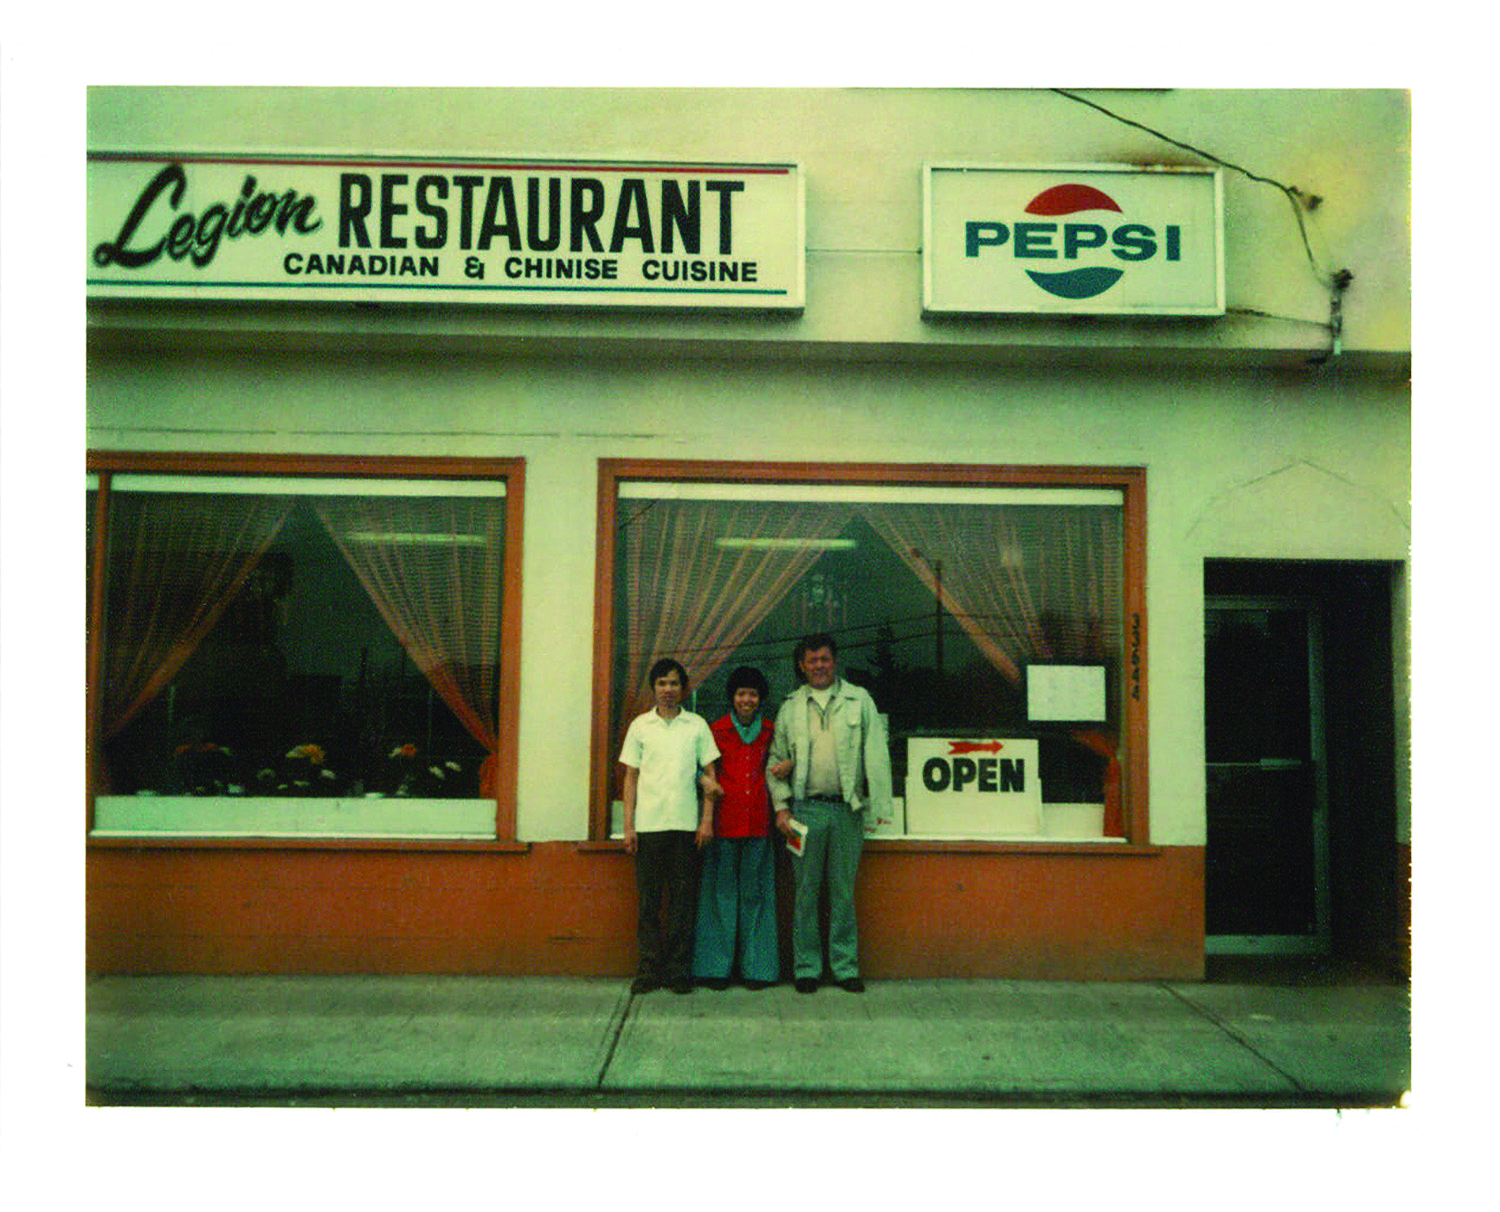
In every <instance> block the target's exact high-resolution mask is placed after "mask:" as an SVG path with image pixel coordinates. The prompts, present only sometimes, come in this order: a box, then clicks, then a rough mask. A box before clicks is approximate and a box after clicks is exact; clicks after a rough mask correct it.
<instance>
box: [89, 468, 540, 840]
mask: <svg viewBox="0 0 1500 1212" xmlns="http://www.w3.org/2000/svg"><path fill="white" fill-rule="evenodd" d="M509 478H510V477H507V476H504V475H499V476H497V477H496V478H493V479H485V480H481V479H468V478H463V479H460V478H432V479H421V478H399V479H398V478H379V479H376V478H356V477H348V478H338V477H333V476H264V475H260V476H249V475H246V476H228V475H215V476H201V475H191V474H133V473H123V474H110V475H107V477H102V478H101V479H104V480H107V483H101V488H105V489H107V497H106V506H105V508H104V510H103V513H102V515H101V518H102V530H103V534H102V541H101V546H100V549H99V550H100V552H101V554H102V568H103V576H102V590H101V592H100V595H99V601H98V603H97V607H96V609H97V611H98V617H99V620H100V622H101V623H102V626H101V627H99V628H98V631H99V632H100V634H98V635H95V636H93V637H91V641H92V642H95V643H97V642H100V641H101V640H102V649H101V651H100V652H99V653H98V654H97V656H96V658H95V660H94V663H93V667H94V668H95V670H96V677H97V679H98V683H99V686H98V693H97V694H95V695H94V696H93V698H92V708H93V712H92V714H93V734H94V737H95V752H94V754H93V784H94V790H95V793H96V794H95V799H94V815H93V833H94V835H96V836H107V835H110V834H122V833H123V834H130V835H142V834H144V835H151V834H167V835H173V834H195V835H236V834H243V835H254V836H264V835H277V834H287V835H299V834H313V835H319V836H395V837H402V836H411V837H434V836H442V837H461V838H475V839H479V838H486V839H492V838H495V837H496V836H497V833H498V834H499V835H501V836H503V835H504V833H505V813H503V812H501V811H500V810H499V809H500V807H501V805H502V804H503V802H504V801H505V800H506V799H507V798H508V790H509V789H508V788H507V786H506V784H507V781H508V780H510V779H511V778H512V775H511V774H510V772H509V771H507V770H505V769H504V767H505V766H506V765H507V762H506V760H505V753H506V752H507V751H508V746H505V745H502V741H503V740H505V739H506V738H505V737H504V735H503V731H504V729H503V725H502V722H501V721H502V712H501V706H502V703H503V701H504V699H505V697H506V695H507V693H508V687H507V686H505V685H504V684H503V682H504V674H503V669H502V659H501V658H502V631H503V625H504V622H505V605H506V604H505V600H504V599H505V584H506V582H505V576H504V570H505V559H506V547H507V509H508V507H509V506H511V505H513V504H514V501H515V498H514V496H513V495H512V494H511V492H510V491H509V490H508V488H509V486H508V483H507V481H508V479H509ZM96 525H98V524H96Z"/></svg>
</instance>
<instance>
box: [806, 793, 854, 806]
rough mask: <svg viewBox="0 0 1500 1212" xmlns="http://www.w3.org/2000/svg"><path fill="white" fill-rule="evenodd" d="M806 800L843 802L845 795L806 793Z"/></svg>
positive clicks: (822, 802)
mask: <svg viewBox="0 0 1500 1212" xmlns="http://www.w3.org/2000/svg"><path fill="white" fill-rule="evenodd" d="M802 798H803V799H805V800H813V801H815V802H817V803H819V804H842V803H844V802H845V801H844V797H843V796H841V795H804V796H803V797H802Z"/></svg>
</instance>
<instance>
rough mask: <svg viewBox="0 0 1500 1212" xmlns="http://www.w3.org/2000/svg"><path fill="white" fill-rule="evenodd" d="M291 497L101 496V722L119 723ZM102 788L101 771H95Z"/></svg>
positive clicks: (167, 674) (223, 599) (158, 685)
mask: <svg viewBox="0 0 1500 1212" xmlns="http://www.w3.org/2000/svg"><path fill="white" fill-rule="evenodd" d="M292 505H293V498H291V497H283V496H222V495H210V494H207V493H203V494H199V493H153V492H117V493H115V494H114V495H113V496H112V497H111V498H110V515H109V551H110V575H109V581H108V585H109V601H108V603H107V606H106V611H105V628H104V630H105V645H104V654H105V657H104V660H105V672H104V693H103V727H104V735H105V737H106V738H108V737H113V736H115V735H116V734H118V733H119V732H120V730H121V729H123V728H124V727H125V726H126V725H127V724H128V723H130V721H131V720H132V719H134V718H135V716H136V715H137V714H138V713H139V712H140V711H141V710H142V709H143V708H144V707H146V706H147V704H149V703H150V702H151V701H152V699H154V698H155V697H156V696H157V695H158V694H159V693H161V691H162V690H163V689H164V688H165V687H166V686H167V685H168V684H169V683H170V682H171V681H172V679H173V678H174V677H175V676H176V675H177V672H178V671H179V670H180V669H181V668H182V666H183V664H184V663H185V662H186V661H187V659H188V658H189V657H190V656H192V654H193V652H194V650H195V649H196V648H197V647H198V645H199V644H200V643H202V641H203V637H204V636H206V635H207V634H208V633H209V632H210V631H212V630H213V627H214V624H215V623H217V622H218V620H219V617H220V615H222V614H223V613H224V610H225V608H226V607H227V606H228V605H229V604H230V603H231V602H233V601H234V598H235V596H236V595H237V594H238V593H239V591H240V589H241V587H242V586H243V585H244V583H245V580H246V578H247V577H249V575H250V573H251V571H252V570H253V569H254V568H255V566H256V564H257V563H259V561H260V559H261V557H262V556H263V555H265V553H266V549H267V548H268V547H270V545H271V541H272V540H273V539H274V538H275V537H276V534H277V532H278V531H279V530H280V529H281V527H282V526H283V525H284V524H285V522H286V519H287V515H288V514H289V513H290V512H291V509H292ZM99 779H100V784H101V786H100V790H102V791H107V790H108V784H109V776H108V771H107V770H105V769H103V768H102V766H101V769H100V771H99Z"/></svg>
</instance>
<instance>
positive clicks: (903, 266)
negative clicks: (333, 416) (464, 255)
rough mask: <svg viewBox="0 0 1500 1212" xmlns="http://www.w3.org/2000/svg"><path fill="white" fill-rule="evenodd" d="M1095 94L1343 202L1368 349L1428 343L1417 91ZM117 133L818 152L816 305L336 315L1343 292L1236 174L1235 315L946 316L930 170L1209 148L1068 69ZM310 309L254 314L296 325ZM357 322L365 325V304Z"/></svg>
mask: <svg viewBox="0 0 1500 1212" xmlns="http://www.w3.org/2000/svg"><path fill="white" fill-rule="evenodd" d="M1080 95H1082V96H1085V97H1087V98H1089V99H1091V100H1094V101H1096V102H1098V103H1099V104H1102V105H1104V106H1106V107H1108V108H1110V109H1112V110H1114V111H1115V112H1116V113H1118V114H1119V115H1120V116H1121V117H1125V118H1128V119H1130V120H1132V121H1134V122H1138V123H1140V124H1142V125H1144V126H1147V127H1150V128H1152V129H1153V130H1156V131H1159V132H1161V134H1163V135H1166V136H1168V137H1170V138H1171V139H1172V140H1175V141H1176V142H1177V143H1179V144H1187V145H1189V146H1191V147H1193V148H1197V149H1201V150H1202V151H1204V152H1207V153H1209V154H1210V155H1212V156H1215V157H1217V158H1219V159H1220V160H1223V161H1227V162H1229V163H1231V164H1234V165H1238V166H1240V167H1242V168H1243V169H1245V170H1247V171H1248V172H1250V173H1254V174H1256V175H1257V176H1260V177H1265V178H1269V179H1271V180H1273V181H1277V182H1280V183H1281V184H1283V185H1290V186H1295V187H1297V188H1298V189H1300V190H1302V191H1304V192H1305V193H1306V194H1309V195H1317V196H1318V197H1320V198H1321V199H1322V202H1321V203H1320V205H1319V206H1318V207H1317V208H1316V210H1313V211H1308V212H1306V213H1305V216H1304V217H1305V219H1306V223H1307V228H1308V237H1309V242H1310V245H1311V249H1312V253H1313V255H1314V256H1315V257H1316V259H1317V261H1318V264H1319V267H1320V269H1321V270H1322V271H1324V272H1325V273H1328V272H1332V271H1334V270H1337V269H1341V268H1348V269H1350V270H1352V271H1353V273H1354V275H1355V277H1354V282H1353V285H1352V286H1351V287H1350V290H1349V292H1348V294H1347V296H1346V298H1345V301H1344V312H1345V328H1344V346H1345V348H1346V349H1347V350H1349V351H1351V352H1379V353H1392V352H1395V353H1401V352H1405V351H1409V349H1410V336H1409V329H1410V322H1411V312H1410V297H1409V294H1410V278H1411V265H1410V232H1409V214H1408V209H1409V204H1408V197H1409V177H1410V149H1409V120H1410V116H1409V104H1408V98H1407V96H1406V94H1404V93H1402V92H1400V91H1395V90H1353V91H1310V90H1265V91H1257V90H1200V89H1160V90H1150V89H1146V90H1141V89H1105V90H1089V91H1084V92H1082V93H1081V94H1080ZM88 140H89V146H90V147H91V148H95V149H122V150H123V149H139V150H154V151H178V152H182V151H189V150H202V151H337V152H350V151H353V152H372V151H383V152H393V153H396V152H400V153H410V154H482V155H503V156H518V155H533V156H536V155H548V156H580V157H581V156H591V157H600V158H613V159H630V158H636V157H646V158H653V157H668V158H673V159H682V160H707V161H740V160H744V161H757V160H760V161H768V160H776V161H786V160H792V161H797V162H800V163H801V164H802V165H803V166H804V169H805V172H806V178H807V279H808V291H807V298H808V306H807V309H806V312H805V313H804V314H803V315H802V316H801V317H799V318H793V319H788V318H785V317H782V318H762V319H754V318H750V317H739V318H737V319H736V320H735V321H734V322H733V323H730V324H725V323H723V322H721V321H718V320H715V319H713V318H711V317H696V318H688V317H683V316H677V317H667V318H662V317H643V316H629V317H610V316H607V315H598V314H595V315H592V316H589V315H559V314H552V315H537V314H524V313H522V314H516V313H502V312H496V311H492V310H485V309H470V310H468V312H467V314H466V315H465V316H464V317H463V318H462V319H458V320H455V319H451V318H448V317H434V316H433V315H431V314H428V315H421V314H407V315H402V316H399V317H389V316H388V317H385V318H383V319H382V320H380V321H375V320H373V319H370V318H368V317H358V316H355V317H350V316H349V315H348V314H347V312H346V313H344V314H342V315H339V316H338V317H337V318H336V319H332V320H330V319H329V318H328V317H327V316H322V317H317V316H304V317H302V318H301V319H299V320H298V321H297V323H298V324H299V325H302V326H310V327H315V328H328V327H331V328H332V329H333V330H335V331H346V330H348V329H350V328H353V329H355V330H359V329H365V328H371V327H372V326H374V327H373V328H372V331H385V330H389V329H390V328H392V327H395V328H398V329H400V330H402V331H407V330H409V331H412V332H430V331H450V332H451V331H458V330H465V331H474V332H481V333H515V334H526V335H529V336H544V335H566V336H585V335H587V336H592V337H605V336H608V337H615V338H623V339H627V340H634V339H639V338H671V339H675V340H683V339H700V340H713V341H725V340H727V341H732V342H741V341H743V342H759V343H772V344H775V343H782V342H792V343H795V344H806V343H815V344H817V343H824V342H835V343H839V344H842V345H848V344H865V343H875V344H887V345H889V344H892V343H896V344H913V345H916V346H919V347H925V348H943V347H953V346H967V345H971V344H977V345H979V346H981V347H1019V348H1043V349H1050V348H1058V347H1064V348H1070V349H1072V348H1082V349H1088V348H1095V347H1108V348H1130V349H1141V350H1157V351H1163V352H1164V351H1170V350H1191V351H1198V352H1203V353H1207V354H1211V355H1213V356H1215V357H1218V358H1220V359H1223V358H1225V357H1227V356H1229V355H1232V354H1234V353H1237V352H1244V351H1269V350H1307V351H1314V350H1321V349H1323V348H1325V347H1326V346H1327V344H1328V341H1327V338H1326V333H1325V332H1324V331H1323V329H1322V328H1321V327H1320V325H1323V324H1325V323H1326V322H1327V320H1328V318H1329V303H1330V295H1329V291H1328V290H1327V289H1326V288H1325V287H1324V285H1323V284H1322V283H1321V282H1320V281H1319V278H1318V275H1317V273H1315V272H1314V270H1313V268H1312V267H1311V266H1310V264H1309V260H1308V255H1307V252H1306V251H1305V250H1304V247H1303V243H1302V237H1301V235H1300V234H1299V231H1298V225H1297V221H1296V218H1295V216H1294V213H1293V210H1292V207H1291V205H1290V203H1289V202H1288V200H1287V198H1286V196H1285V195H1284V194H1283V193H1282V192H1281V191H1280V190H1279V189H1277V188H1275V187H1274V186H1271V185H1267V184H1264V183H1261V182H1258V181H1253V180H1251V179H1249V177H1247V176H1246V175H1245V174H1244V173H1241V172H1237V171H1233V170H1227V169H1226V170H1225V174H1224V185H1225V202H1224V209H1225V248H1226V255H1225V262H1226V265H1225V276H1226V282H1227V292H1228V304H1229V308H1230V314H1229V315H1228V316H1226V317H1223V318H1221V319H1215V320H1213V321H1211V322H1208V323H1201V322H1199V323H1192V322H1189V323H1180V322H1179V323H1169V324H1149V323H1148V324H1141V323H1135V324H1131V323H1128V322H1123V321H1116V322H1110V321H1094V322H1091V323H1089V324H1086V325H1078V324H1058V323H1056V322H1055V321H1036V322H1027V321H1023V320H1006V321H1001V322H996V321H991V320H973V321H965V320H945V321H943V322H941V323H934V322H931V321H924V320H923V319H922V317H921V314H920V299H921V256H920V248H921V232H922V197H921V166H922V164H923V163H924V162H926V161H937V162H940V161H973V162H980V163H1015V164H1095V163H1109V164H1120V163H1124V164H1165V165H1184V164H1200V165H1201V164H1205V163H1207V161H1206V160H1205V159H1204V158H1203V157H1202V156H1199V155H1195V154H1194V153H1192V152H1189V151H1186V150H1183V149H1182V148H1181V147H1178V146H1174V145H1173V144H1172V143H1169V142H1167V141H1166V140H1164V139H1162V138H1160V137H1157V136H1156V135H1153V134H1149V133H1147V132H1145V131H1142V130H1139V129H1136V128H1134V127H1131V126H1128V125H1125V124H1123V123H1122V122H1119V121H1117V120H1115V119H1114V118H1111V117H1107V116H1105V115H1104V114H1102V113H1100V112H1098V111H1097V110H1095V109H1091V108H1088V107H1087V106H1085V105H1083V104H1080V103H1079V102H1078V101H1076V100H1072V99H1069V98H1068V97H1065V96H1062V95H1061V94H1059V93H1056V92H1052V91H1049V90H1046V89H1022V90H988V89H980V90H966V89H958V90H931V89H821V90H807V89H772V90H727V89H725V90H714V89H676V90H674V89H630V90H580V89H518V90H474V89H453V90H434V89H415V90H406V89H403V90H384V89H286V88H273V89H244V88H236V89H206V88H175V89H137V88H96V89H92V90H90V94H89V106H88ZM286 315H287V312H286V311H284V310H283V311H281V312H279V313H277V312H272V313H269V314H268V315H264V316H254V315H248V314H246V315H242V316H241V318H240V320H239V321H238V323H240V324H245V325H253V326H256V327H266V328H270V329H272V330H276V329H279V328H281V327H283V326H284V323H285V316H286ZM351 321H352V322H351Z"/></svg>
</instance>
